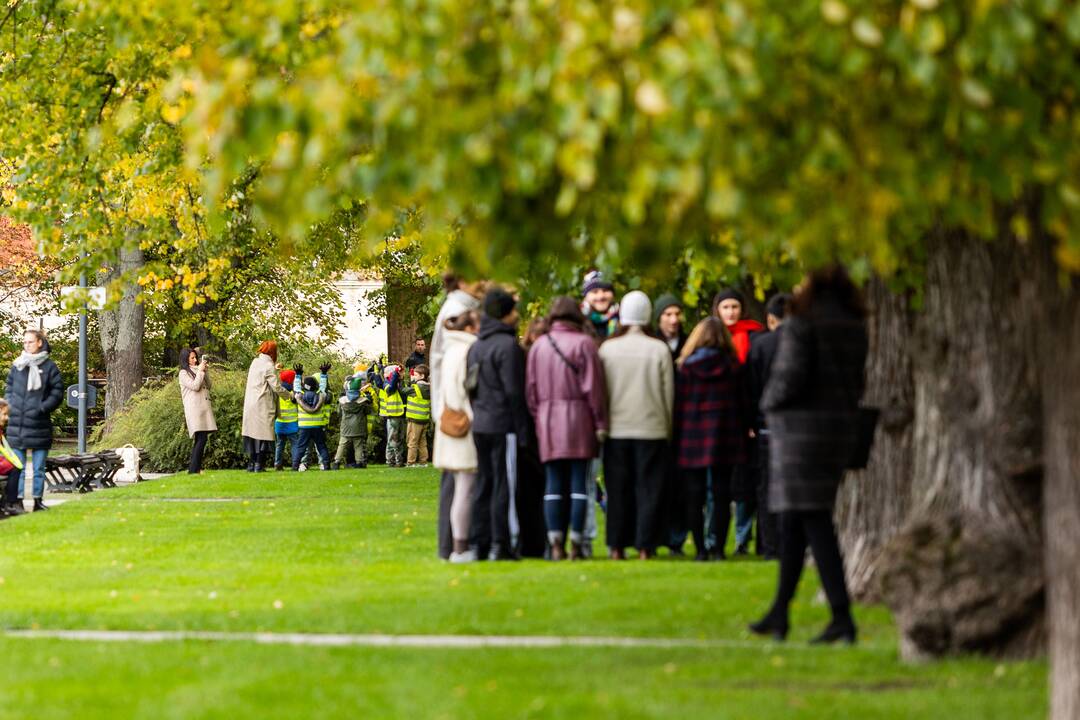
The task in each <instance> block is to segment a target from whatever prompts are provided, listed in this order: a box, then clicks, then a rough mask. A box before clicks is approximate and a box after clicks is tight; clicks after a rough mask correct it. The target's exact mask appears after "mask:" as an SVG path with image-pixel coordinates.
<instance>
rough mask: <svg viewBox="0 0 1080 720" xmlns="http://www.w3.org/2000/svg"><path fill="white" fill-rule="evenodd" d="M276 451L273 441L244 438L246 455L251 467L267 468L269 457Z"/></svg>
mask: <svg viewBox="0 0 1080 720" xmlns="http://www.w3.org/2000/svg"><path fill="white" fill-rule="evenodd" d="M273 450H274V442H273V441H272V440H256V439H255V438H253V437H248V436H247V435H245V436H244V454H245V455H247V456H248V464H249V465H259V466H262V467H265V466H266V461H267V459H268V457H267V456H268V455H269V454H270V453H271V452H273Z"/></svg>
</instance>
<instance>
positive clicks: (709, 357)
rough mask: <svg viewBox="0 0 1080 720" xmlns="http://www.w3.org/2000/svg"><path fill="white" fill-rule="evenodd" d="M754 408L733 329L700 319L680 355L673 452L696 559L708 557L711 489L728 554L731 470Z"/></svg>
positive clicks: (742, 454)
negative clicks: (707, 514) (750, 404)
mask: <svg viewBox="0 0 1080 720" xmlns="http://www.w3.org/2000/svg"><path fill="white" fill-rule="evenodd" d="M749 418H750V413H749V409H748V407H747V402H746V385H745V381H744V378H743V372H742V367H741V365H740V363H739V357H738V352H737V351H736V349H735V345H734V344H733V343H732V340H731V334H730V333H729V332H728V330H727V328H726V327H724V323H723V322H722V321H721V320H720V319H719V318H716V317H709V318H706V319H704V320H702V321H701V322H700V323H698V324H697V327H695V328H694V331H693V332H692V333H690V337H689V339H687V341H686V345H685V346H684V347H683V350H682V353H681V354H680V355H679V361H678V374H677V376H676V379H675V442H674V445H675V456H676V461H677V464H678V466H679V469H680V471H681V476H682V477H681V482H682V483H683V497H684V498H685V502H686V526H687V527H688V528H689V529H690V531H691V533H692V534H693V536H694V546H695V548H696V549H697V559H698V560H706V559H708V555H707V552H706V549H705V519H704V512H703V511H704V508H705V506H706V497H707V494H708V489H711V490H712V495H713V504H712V527H713V529H714V531H715V532H716V537H717V542H718V547H717V548H716V550H715V551H714V556H715V557H716V558H717V559H719V560H722V559H724V542H725V541H726V539H727V532H728V525H729V524H730V522H731V476H732V472H733V468H734V467H735V465H737V464H739V463H741V462H745V460H746V438H747V435H748V432H749V427H750V423H749Z"/></svg>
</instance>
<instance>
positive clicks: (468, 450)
mask: <svg viewBox="0 0 1080 720" xmlns="http://www.w3.org/2000/svg"><path fill="white" fill-rule="evenodd" d="M443 338H444V340H445V345H444V348H445V350H446V354H445V355H444V356H443V359H444V360H445V361H446V362H445V364H444V365H443V371H444V372H443V382H442V383H441V384H440V385H439V387H438V390H437V391H435V390H433V391H432V397H431V400H432V402H431V404H432V406H433V407H434V405H435V400H436V399H437V400H438V401H439V407H440V408H443V409H446V408H449V409H451V410H456V411H458V412H463V413H465V415H466V416H468V418H469V420H472V418H473V411H472V404H471V403H470V402H469V394H468V393H467V392H466V391H465V372H466V363H467V356H468V352H469V348H470V347H471V346H472V345H473V344H474V343H476V336H475V335H472V334H470V333H467V332H461V331H460V330H447V331H446V333H445V334H444V335H443ZM438 420H439V418H438V417H436V423H435V456H434V458H433V459H432V462H433V463H434V464H435V467H437V468H439V469H440V470H446V471H450V472H458V471H460V472H475V471H476V465H477V462H476V444H475V443H474V442H473V435H472V427H470V428H469V431H468V432H467V433H466V434H465V437H460V438H456V437H450V436H449V435H447V434H445V433H444V432H443V431H442V430H440V429H439V423H438Z"/></svg>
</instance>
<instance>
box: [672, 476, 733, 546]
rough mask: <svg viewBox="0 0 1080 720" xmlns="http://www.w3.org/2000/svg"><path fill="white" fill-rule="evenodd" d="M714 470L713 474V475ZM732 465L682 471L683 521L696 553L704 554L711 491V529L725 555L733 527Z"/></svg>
mask: <svg viewBox="0 0 1080 720" xmlns="http://www.w3.org/2000/svg"><path fill="white" fill-rule="evenodd" d="M710 470H711V472H710ZM733 472H734V468H733V466H731V465H714V466H713V467H711V468H686V469H684V470H683V500H684V505H683V513H684V515H683V517H684V518H685V523H686V527H687V528H689V529H690V533H691V534H692V535H693V536H694V549H696V550H697V552H698V554H699V555H700V554H701V553H704V552H705V510H706V507H707V506H708V502H707V501H708V496H709V491H710V490H711V491H712V498H713V502H712V517H711V518H710V519H709V527H710V528H711V529H712V532H713V533H715V534H716V537H717V541H716V542H717V546H718V547H717V549H718V550H719V551H720V554H721V555H722V554H723V553H724V543H726V542H727V536H728V527H729V526H730V525H731V475H732V473H733Z"/></svg>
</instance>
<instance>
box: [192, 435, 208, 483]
mask: <svg viewBox="0 0 1080 720" xmlns="http://www.w3.org/2000/svg"><path fill="white" fill-rule="evenodd" d="M209 439H210V431H209V430H196V431H195V438H194V442H193V443H192V445H191V458H190V460H188V472H189V473H191V474H192V475H197V474H198V473H199V472H200V471H201V470H202V461H203V455H204V454H205V453H206V441H207V440H209Z"/></svg>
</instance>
